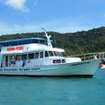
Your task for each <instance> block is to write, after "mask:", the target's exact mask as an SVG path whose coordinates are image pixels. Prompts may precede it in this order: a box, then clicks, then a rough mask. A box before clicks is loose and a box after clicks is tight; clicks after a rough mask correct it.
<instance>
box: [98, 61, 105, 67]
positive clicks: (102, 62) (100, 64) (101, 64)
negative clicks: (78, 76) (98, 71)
mask: <svg viewBox="0 0 105 105" xmlns="http://www.w3.org/2000/svg"><path fill="white" fill-rule="evenodd" d="M103 65H105V61H104V60H103V59H102V61H101V62H100V63H99V68H101V67H103Z"/></svg>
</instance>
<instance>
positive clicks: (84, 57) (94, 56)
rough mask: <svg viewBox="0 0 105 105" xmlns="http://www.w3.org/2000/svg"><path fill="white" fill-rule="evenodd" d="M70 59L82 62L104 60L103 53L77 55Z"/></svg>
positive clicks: (104, 54) (104, 55)
mask: <svg viewBox="0 0 105 105" xmlns="http://www.w3.org/2000/svg"><path fill="white" fill-rule="evenodd" d="M70 57H79V58H81V59H82V60H93V59H105V52H97V53H86V54H77V55H71V56H70Z"/></svg>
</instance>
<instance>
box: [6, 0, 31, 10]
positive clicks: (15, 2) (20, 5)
mask: <svg viewBox="0 0 105 105" xmlns="http://www.w3.org/2000/svg"><path fill="white" fill-rule="evenodd" d="M25 3H26V0H5V4H6V5H8V6H10V7H12V8H14V9H16V10H21V11H24V12H26V11H29V9H28V8H27V7H26V6H25Z"/></svg>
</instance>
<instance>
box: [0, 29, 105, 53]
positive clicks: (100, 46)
mask: <svg viewBox="0 0 105 105" xmlns="http://www.w3.org/2000/svg"><path fill="white" fill-rule="evenodd" d="M48 34H50V35H51V36H52V37H51V40H52V44H53V47H58V48H63V49H65V51H66V54H67V55H72V54H83V53H94V52H104V51H105V27H100V28H94V29H91V30H88V31H79V32H75V33H58V32H48ZM28 37H41V38H45V36H44V33H43V32H37V33H17V34H11V35H1V36H0V41H2V40H11V39H20V38H28Z"/></svg>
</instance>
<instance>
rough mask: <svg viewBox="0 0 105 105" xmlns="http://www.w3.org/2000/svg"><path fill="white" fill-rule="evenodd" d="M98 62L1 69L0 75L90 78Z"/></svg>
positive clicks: (89, 61)
mask: <svg viewBox="0 0 105 105" xmlns="http://www.w3.org/2000/svg"><path fill="white" fill-rule="evenodd" d="M99 62H100V60H88V61H81V62H75V63H64V64H53V65H44V66H37V67H32V68H25V67H24V68H13V67H12V68H1V69H0V75H8V76H17V75H19V76H64V77H65V76H71V77H73V76H75V77H77V76H84V77H85V76H86V77H92V76H93V75H94V74H95V72H96V70H97V68H98V65H99Z"/></svg>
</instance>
